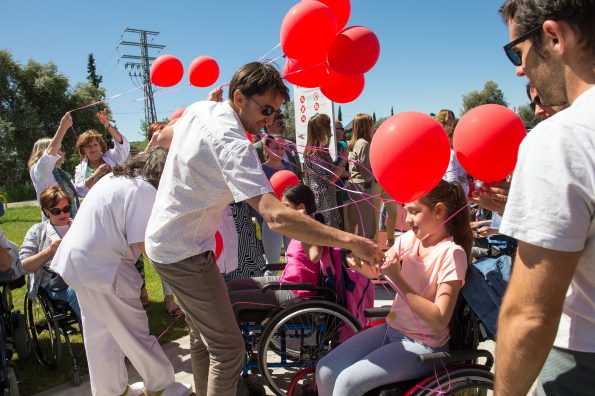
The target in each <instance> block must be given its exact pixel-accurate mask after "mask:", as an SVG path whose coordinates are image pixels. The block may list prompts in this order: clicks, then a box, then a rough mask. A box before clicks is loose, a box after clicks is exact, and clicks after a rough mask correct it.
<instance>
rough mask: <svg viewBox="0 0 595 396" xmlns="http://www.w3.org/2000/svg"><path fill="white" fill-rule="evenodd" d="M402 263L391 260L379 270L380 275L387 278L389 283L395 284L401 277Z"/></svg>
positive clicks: (399, 260) (398, 260)
mask: <svg viewBox="0 0 595 396" xmlns="http://www.w3.org/2000/svg"><path fill="white" fill-rule="evenodd" d="M402 265H403V261H402V260H401V259H397V258H393V259H392V260H390V261H387V263H386V264H385V265H384V266H383V267H382V268H381V271H382V274H383V275H385V276H387V277H388V278H389V279H390V280H391V281H393V282H397V279H399V278H400V277H401V266H402Z"/></svg>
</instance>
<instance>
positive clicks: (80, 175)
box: [74, 158, 89, 198]
mask: <svg viewBox="0 0 595 396" xmlns="http://www.w3.org/2000/svg"><path fill="white" fill-rule="evenodd" d="M86 173H87V159H86V158H85V159H84V160H82V161H81V163H80V164H78V165H77V166H76V168H75V169H74V189H75V190H76V193H77V194H78V196H79V197H81V198H84V197H85V196H86V195H87V193H88V192H89V188H88V187H87V185H86V184H85V183H86V181H87V178H86V177H85V174H86Z"/></svg>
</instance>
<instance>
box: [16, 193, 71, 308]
mask: <svg viewBox="0 0 595 396" xmlns="http://www.w3.org/2000/svg"><path fill="white" fill-rule="evenodd" d="M39 201H40V205H41V210H42V211H43V213H44V215H45V216H46V218H47V219H48V220H47V221H43V222H41V223H37V224H35V225H33V226H32V227H31V228H30V229H29V231H27V234H26V235H25V239H24V241H23V244H22V246H21V250H20V253H19V257H20V259H21V261H22V263H23V267H24V268H25V270H26V271H27V272H28V273H29V290H28V297H29V299H30V300H32V301H34V300H35V298H36V297H37V293H38V291H39V288H43V289H44V290H45V292H46V293H47V295H48V297H49V298H50V299H52V300H60V301H66V302H68V305H70V308H72V310H73V311H74V313H75V315H76V316H77V318H78V319H79V320H80V318H81V309H80V308H79V303H78V300H77V298H76V294H75V292H74V289H73V288H71V287H70V286H68V285H67V284H66V283H65V282H64V280H62V277H60V275H58V274H56V273H55V272H53V271H51V270H50V268H49V267H50V263H51V262H52V258H53V257H54V254H55V253H56V250H57V249H58V246H60V241H61V240H62V238H63V237H64V235H65V234H66V232H68V230H69V228H70V224H71V223H72V219H71V218H70V212H71V205H72V202H71V199H70V196H69V195H68V194H67V193H66V191H64V190H63V189H62V188H60V187H58V186H50V187H47V188H46V189H44V190H43V191H42V192H41V194H40V195H39Z"/></svg>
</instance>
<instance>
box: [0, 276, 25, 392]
mask: <svg viewBox="0 0 595 396" xmlns="http://www.w3.org/2000/svg"><path fill="white" fill-rule="evenodd" d="M23 285H24V282H23V278H19V279H17V280H12V271H11V272H3V273H0V391H1V392H2V395H6V396H18V395H19V381H18V377H17V374H16V366H15V363H14V362H13V361H12V360H11V359H12V357H13V355H14V353H15V352H16V353H17V355H18V356H19V359H26V358H27V357H29V355H30V353H31V350H30V346H29V339H28V337H27V330H26V326H25V316H24V315H23V314H22V313H20V312H19V311H16V312H13V311H12V309H13V307H14V306H13V303H12V289H14V288H19V287H22V286H23Z"/></svg>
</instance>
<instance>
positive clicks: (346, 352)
mask: <svg viewBox="0 0 595 396" xmlns="http://www.w3.org/2000/svg"><path fill="white" fill-rule="evenodd" d="M447 350H448V346H447V345H445V346H442V347H439V348H430V347H428V346H426V345H423V344H421V343H419V342H417V341H414V340H412V339H411V338H409V337H407V336H405V335H403V334H402V333H400V332H398V331H397V330H395V329H393V328H392V327H390V326H388V325H387V324H386V323H383V324H381V325H379V326H376V327H372V328H369V329H367V330H364V331H362V332H361V333H357V334H356V335H354V336H353V337H351V338H349V339H348V340H347V341H345V342H344V343H342V344H341V345H339V346H338V347H337V348H335V349H334V350H332V351H331V352H330V353H329V354H327V355H326V356H324V357H323V358H322V359H320V361H319V362H318V364H317V365H316V385H317V387H318V394H319V395H320V396H330V395H333V396H336V395H341V396H344V395H350V396H352V395H363V394H364V393H366V392H368V391H370V390H372V389H374V388H377V387H379V386H382V385H386V384H391V383H394V382H400V381H405V380H409V379H413V378H418V377H423V376H425V375H428V374H430V373H432V372H433V370H434V366H433V365H431V364H424V365H422V364H419V363H418V362H417V357H418V355H420V354H422V353H430V352H441V351H447Z"/></svg>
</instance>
